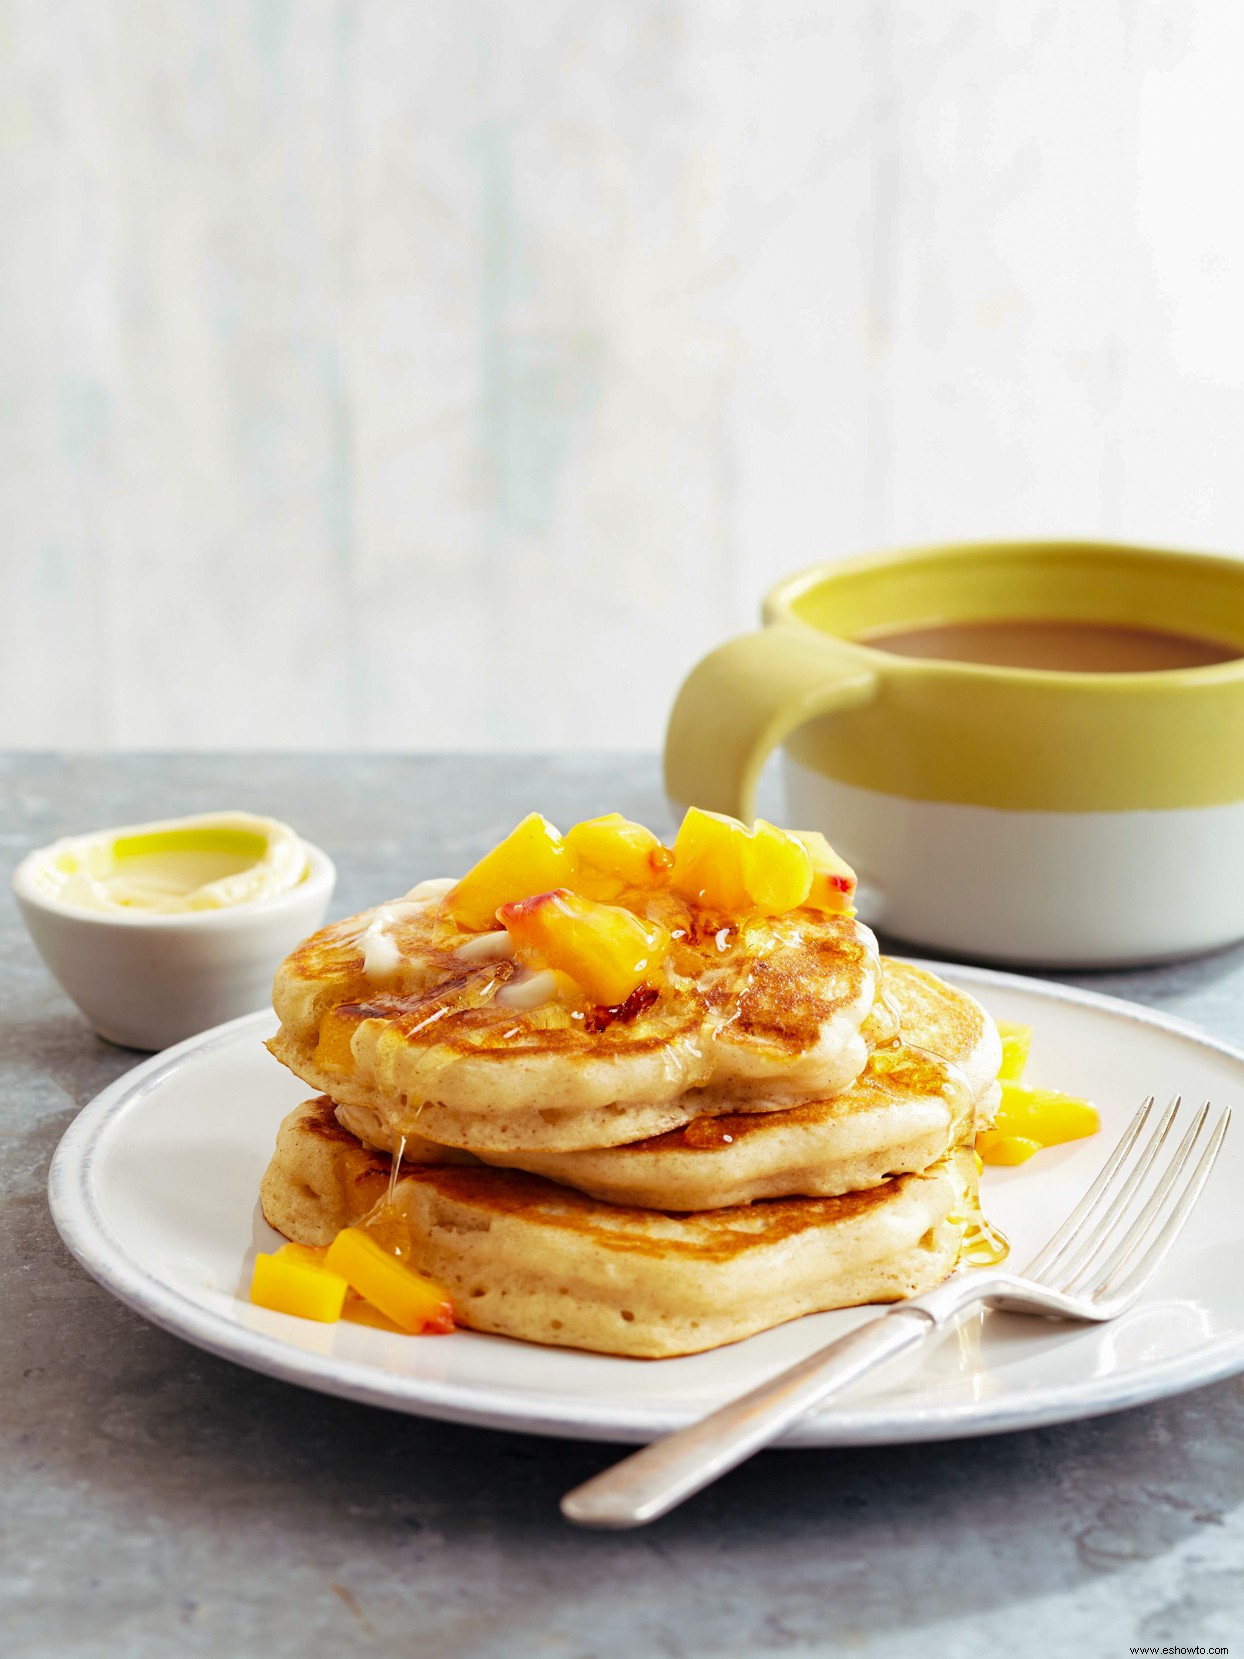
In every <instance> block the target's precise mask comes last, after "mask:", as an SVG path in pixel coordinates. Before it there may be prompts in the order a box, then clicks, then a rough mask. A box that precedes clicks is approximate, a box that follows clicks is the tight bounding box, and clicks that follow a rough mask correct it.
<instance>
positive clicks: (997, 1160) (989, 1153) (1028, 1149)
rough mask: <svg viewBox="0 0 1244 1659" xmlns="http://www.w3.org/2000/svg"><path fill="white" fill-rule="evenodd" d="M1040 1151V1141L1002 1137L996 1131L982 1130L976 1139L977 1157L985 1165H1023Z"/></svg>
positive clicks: (1025, 1137) (1021, 1136)
mask: <svg viewBox="0 0 1244 1659" xmlns="http://www.w3.org/2000/svg"><path fill="white" fill-rule="evenodd" d="M1040 1150H1041V1142H1040V1141H1034V1140H1030V1139H1029V1138H1028V1137H1027V1136H1025V1135H1004V1134H1003V1133H1002V1132H1001V1131H1000V1130H998V1129H984V1130H982V1131H981V1133H980V1134H979V1135H978V1136H977V1137H976V1154H977V1157H979V1158H982V1159H983V1160H984V1162H985V1163H987V1164H1010V1165H1014V1164H1024V1163H1027V1162H1028V1159H1029V1158H1031V1157H1032V1155H1033V1153H1034V1152H1040Z"/></svg>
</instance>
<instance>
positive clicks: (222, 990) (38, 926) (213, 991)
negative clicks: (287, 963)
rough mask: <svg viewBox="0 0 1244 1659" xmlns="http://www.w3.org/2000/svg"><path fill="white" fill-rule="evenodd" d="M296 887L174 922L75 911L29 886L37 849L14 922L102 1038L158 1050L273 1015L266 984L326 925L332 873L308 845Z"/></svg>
mask: <svg viewBox="0 0 1244 1659" xmlns="http://www.w3.org/2000/svg"><path fill="white" fill-rule="evenodd" d="M303 846H304V847H305V848H306V853H307V866H308V867H307V874H306V876H305V877H304V878H303V880H302V881H300V882H299V883H298V885H297V887H291V888H289V889H288V890H287V891H286V892H284V893H276V894H273V895H272V896H271V897H270V898H262V899H253V900H251V901H249V902H248V903H244V904H237V905H232V906H229V907H228V908H225V909H220V910H194V911H184V912H181V913H179V914H174V915H150V914H141V913H139V912H122V913H118V912H115V911H108V912H104V913H101V912H98V911H93V910H80V909H77V908H76V907H74V906H73V905H69V904H65V903H63V902H62V901H61V900H60V899H57V898H53V897H51V896H50V895H49V894H47V893H43V892H40V891H39V889H38V887H37V886H36V885H35V883H34V881H33V880H32V872H33V870H34V868H35V866H36V865H37V864H38V863H40V862H41V860H42V859H43V858H44V857H45V855H46V852H47V849H46V848H40V849H38V850H37V851H36V852H33V853H31V854H30V855H29V857H27V858H25V859H23V861H22V862H21V864H19V865H18V867H17V870H16V872H15V874H14V876H13V892H14V895H15V896H16V898H17V904H18V908H19V909H20V911H21V913H22V919H23V920H24V921H25V923H26V927H27V929H28V930H29V932H30V937H31V938H32V939H33V940H34V942H35V945H36V947H37V948H38V951H39V954H40V956H42V958H43V960H44V961H45V962H46V963H47V965H48V967H49V968H50V969H51V971H52V973H53V974H54V975H55V976H56V979H57V980H58V981H59V983H60V986H61V989H62V990H63V991H64V992H65V994H66V995H67V996H69V997H71V998H72V999H73V1001H74V1002H76V1003H77V1005H78V1007H79V1008H80V1009H81V1010H82V1012H83V1013H84V1014H85V1015H86V1017H87V1019H88V1020H90V1022H91V1024H92V1025H93V1026H94V1027H95V1029H96V1031H98V1032H99V1034H100V1036H101V1037H106V1038H107V1039H108V1041H109V1042H110V1043H120V1044H121V1045H122V1047H124V1048H142V1049H159V1048H168V1047H169V1046H170V1045H171V1044H173V1043H179V1042H181V1040H182V1039H183V1038H184V1037H193V1036H194V1035H195V1034H196V1033H197V1032H199V1031H206V1030H207V1029H208V1027H209V1026H213V1025H220V1024H221V1023H222V1022H223V1021H225V1020H231V1019H234V1018H235V1017H236V1016H237V1015H238V1014H253V1013H256V1012H257V1011H258V1010H260V1009H263V1008H269V1007H271V1005H272V976H273V975H274V973H275V972H276V969H277V964H278V963H279V962H280V961H281V959H282V957H284V956H287V955H288V954H289V952H290V951H291V950H293V948H294V946H295V945H296V944H298V942H299V941H300V940H301V939H305V938H306V936H307V934H308V933H314V932H315V930H316V928H317V927H319V925H320V923H321V922H322V921H323V920H324V914H325V912H326V910H327V909H328V901H329V899H330V898H331V897H332V893H333V887H334V885H335V884H336V880H337V871H336V868H335V867H334V865H333V861H332V859H331V858H329V856H328V854H327V853H325V852H321V850H320V849H319V847H314V846H312V845H311V843H310V842H309V841H304V842H303Z"/></svg>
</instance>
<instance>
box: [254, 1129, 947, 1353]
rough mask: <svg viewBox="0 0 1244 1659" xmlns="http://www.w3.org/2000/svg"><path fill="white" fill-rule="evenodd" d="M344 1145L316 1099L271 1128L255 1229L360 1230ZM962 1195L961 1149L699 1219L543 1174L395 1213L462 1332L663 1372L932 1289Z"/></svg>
mask: <svg viewBox="0 0 1244 1659" xmlns="http://www.w3.org/2000/svg"><path fill="white" fill-rule="evenodd" d="M334 1131H336V1133H334ZM341 1133H342V1131H341V1130H340V1128H339V1126H338V1125H337V1124H336V1123H335V1121H334V1120H333V1117H332V1106H331V1102H329V1101H327V1100H326V1099H320V1100H316V1101H308V1102H307V1103H306V1104H304V1105H303V1106H300V1107H298V1108H297V1109H296V1110H295V1111H294V1112H291V1113H290V1115H289V1116H288V1117H287V1118H286V1119H285V1122H284V1123H283V1124H282V1125H281V1130H280V1134H279V1136H278V1141H277V1149H276V1152H275V1153H274V1155H273V1159H272V1163H271V1165H270V1166H269V1169H268V1172H267V1175H266V1176H265V1177H264V1184H263V1207H264V1214H265V1215H266V1216H267V1218H268V1220H269V1221H270V1222H271V1224H272V1225H273V1226H275V1227H276V1228H277V1230H278V1231H279V1232H282V1233H284V1234H285V1236H286V1237H287V1238H291V1239H294V1240H295V1241H296V1242H298V1243H304V1244H322V1243H324V1242H325V1241H326V1238H327V1237H328V1236H330V1235H331V1234H332V1233H333V1232H335V1230H336V1228H337V1226H338V1225H339V1224H340V1220H341V1217H342V1215H343V1213H345V1214H347V1218H348V1219H361V1218H362V1216H363V1215H364V1214H365V1213H366V1211H365V1208H364V1206H365V1205H366V1204H367V1200H368V1197H369V1193H370V1191H373V1190H375V1191H378V1190H380V1188H382V1187H383V1184H384V1182H385V1180H386V1179H387V1177H388V1165H389V1161H388V1159H385V1158H383V1157H382V1156H381V1155H380V1154H378V1153H374V1152H371V1153H369V1152H367V1151H366V1150H364V1149H363V1148H361V1147H360V1146H358V1144H357V1143H356V1144H355V1146H353V1147H349V1146H347V1145H346V1143H345V1142H343V1141H342V1140H340V1139H339V1136H340V1135H341ZM360 1157H361V1158H362V1159H363V1160H369V1163H368V1165H367V1167H368V1169H369V1171H370V1178H371V1180H372V1182H373V1186H372V1187H371V1188H369V1186H368V1182H367V1180H366V1179H361V1178H360V1176H361V1172H362V1170H363V1167H364V1166H363V1165H362V1164H360V1163H359V1162H358V1161H357V1160H358V1159H359V1158H360ZM343 1171H344V1172H345V1173H343ZM377 1182H378V1183H379V1187H376V1186H375V1185H374V1183H377ZM975 1194H976V1170H975V1165H974V1163H973V1160H972V1155H971V1153H970V1152H969V1151H967V1150H966V1149H957V1150H956V1151H955V1152H953V1153H952V1154H950V1155H949V1156H948V1157H946V1158H943V1159H941V1160H940V1161H939V1162H938V1163H937V1164H935V1165H934V1166H933V1168H932V1169H930V1170H927V1171H925V1172H923V1173H922V1174H913V1175H903V1176H899V1177H897V1178H896V1179H894V1180H891V1181H887V1182H885V1183H884V1184H883V1185H881V1186H878V1187H873V1188H872V1189H871V1190H870V1191H868V1192H858V1193H849V1194H847V1195H846V1196H844V1197H840V1198H789V1199H771V1200H768V1201H766V1202H761V1203H757V1204H749V1205H745V1206H742V1207H741V1208H733V1209H718V1210H711V1211H708V1212H706V1213H703V1214H697V1215H684V1214H667V1213H664V1212H661V1211H654V1210H643V1209H635V1208H631V1207H626V1206H621V1205H612V1204H602V1203H599V1202H597V1201H596V1200H593V1199H590V1198H586V1197H584V1196H582V1195H581V1194H579V1193H576V1192H573V1191H570V1190H569V1189H567V1188H565V1187H560V1186H557V1185H555V1184H554V1183H553V1182H551V1181H546V1180H543V1179H542V1178H541V1177H539V1176H535V1175H528V1174H525V1173H522V1172H519V1171H516V1170H500V1169H486V1168H482V1167H478V1166H475V1167H471V1166H451V1165H440V1166H430V1165H420V1164H415V1165H407V1164H403V1165H402V1166H401V1169H400V1172H399V1179H398V1181H397V1184H396V1188H395V1195H394V1199H395V1205H396V1207H397V1208H398V1209H399V1210H400V1211H401V1212H402V1213H403V1214H404V1216H405V1217H406V1218H407V1220H408V1221H409V1224H410V1228H411V1233H412V1237H413V1240H414V1261H415V1265H416V1266H417V1267H419V1268H420V1269H421V1270H422V1271H424V1272H426V1273H429V1274H431V1275H432V1277H433V1278H435V1279H436V1280H438V1281H439V1282H440V1283H441V1284H442V1285H444V1286H445V1288H446V1289H447V1290H448V1291H449V1293H450V1295H451V1296H452V1297H453V1301H454V1309H455V1317H456V1319H457V1321H458V1323H459V1324H460V1325H465V1326H467V1327H468V1328H470V1329H472V1330H476V1331H489V1332H494V1333H496V1334H498V1335H502V1336H512V1337H518V1338H521V1339H523V1340H524V1341H528V1342H542V1343H549V1344H552V1345H554V1346H557V1347H567V1348H586V1349H590V1350H592V1351H593V1352H596V1353H606V1354H628V1355H634V1356H637V1357H641V1358H661V1357H665V1356H670V1355H674V1354H689V1353H698V1352H700V1351H702V1350H704V1349H707V1348H715V1347H718V1346H720V1345H721V1344H723V1343H727V1342H737V1341H739V1340H740V1339H742V1338H743V1337H747V1336H752V1335H754V1334H755V1333H756V1332H757V1331H763V1330H767V1329H769V1328H770V1327H771V1326H773V1325H780V1324H784V1323H785V1322H786V1321H787V1320H790V1319H796V1318H798V1317H800V1316H801V1315H803V1314H806V1313H818V1312H824V1311H825V1310H827V1309H830V1308H840V1307H854V1306H857V1305H859V1304H861V1303H865V1302H892V1301H898V1300H900V1299H902V1298H904V1297H907V1296H914V1295H918V1294H920V1293H921V1292H922V1291H925V1290H929V1289H931V1288H932V1286H933V1285H935V1284H938V1283H940V1282H941V1280H942V1279H944V1278H945V1277H946V1275H947V1274H948V1273H949V1272H950V1271H951V1270H952V1269H953V1267H954V1266H955V1264H956V1262H957V1260H958V1257H959V1249H960V1244H961V1239H962V1232H963V1225H964V1220H963V1218H964V1217H965V1216H967V1215H969V1214H971V1213H972V1212H973V1211H974V1208H975V1202H976V1198H975ZM355 1205H357V1206H358V1208H357V1209H356V1210H355V1213H354V1215H353V1216H350V1215H348V1212H349V1210H350V1209H351V1207H352V1206H355Z"/></svg>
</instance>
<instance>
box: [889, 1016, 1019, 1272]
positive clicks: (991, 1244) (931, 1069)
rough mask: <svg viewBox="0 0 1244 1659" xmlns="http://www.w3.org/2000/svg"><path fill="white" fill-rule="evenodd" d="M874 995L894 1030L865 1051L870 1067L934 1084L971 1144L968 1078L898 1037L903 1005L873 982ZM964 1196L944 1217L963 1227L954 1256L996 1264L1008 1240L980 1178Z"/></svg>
mask: <svg viewBox="0 0 1244 1659" xmlns="http://www.w3.org/2000/svg"><path fill="white" fill-rule="evenodd" d="M876 1001H877V1003H879V1004H880V1005H881V1009H882V1011H883V1013H884V1015H885V1017H886V1021H887V1022H890V1023H892V1026H893V1035H892V1036H891V1037H889V1038H888V1039H884V1038H883V1039H880V1040H878V1041H877V1043H876V1044H875V1046H874V1048H873V1051H872V1053H871V1054H870V1056H869V1060H868V1065H869V1070H870V1071H872V1072H873V1073H874V1075H880V1076H881V1077H883V1078H892V1079H894V1080H895V1081H896V1082H899V1083H901V1084H902V1085H904V1086H907V1087H910V1088H920V1089H927V1088H929V1087H930V1086H933V1087H935V1088H936V1089H937V1092H938V1093H939V1094H941V1095H943V1096H945V1097H946V1098H947V1099H948V1100H949V1101H950V1102H951V1104H952V1106H957V1107H958V1116H959V1118H960V1120H961V1122H962V1124H963V1139H962V1142H961V1144H962V1145H964V1146H966V1147H968V1148H969V1149H970V1148H971V1146H972V1141H973V1139H974V1129H975V1099H974V1097H973V1094H972V1090H971V1088H970V1086H969V1084H968V1080H967V1078H966V1077H965V1076H964V1074H963V1073H962V1072H961V1071H960V1070H959V1068H958V1066H956V1065H954V1064H953V1062H951V1061H950V1060H947V1059H945V1058H944V1057H943V1056H942V1055H940V1054H935V1053H934V1052H933V1051H932V1049H927V1048H921V1047H920V1045H919V1044H918V1043H913V1042H911V1041H909V1040H906V1039H905V1038H904V1037H903V1030H902V1025H903V1022H902V1011H901V1009H900V1008H899V1006H898V1004H897V1002H895V1000H894V998H893V997H892V996H890V994H889V993H888V992H887V991H886V990H885V988H884V986H880V987H879V988H878V991H877V998H876ZM875 1012H876V1008H875V1006H874V1014H875ZM884 1029H885V1026H884V1025H883V1030H884ZM965 1196H967V1197H969V1201H968V1203H967V1204H966V1206H965V1208H964V1210H963V1212H962V1213H959V1212H956V1213H955V1214H952V1215H949V1216H947V1218H946V1219H947V1220H948V1221H950V1222H953V1223H954V1224H955V1225H956V1226H958V1227H960V1228H962V1230H963V1242H962V1244H961V1245H960V1247H959V1260H960V1261H961V1262H966V1263H967V1265H968V1266H969V1267H997V1266H998V1265H999V1264H1000V1263H1001V1262H1004V1261H1005V1260H1006V1258H1007V1257H1008V1256H1009V1255H1010V1253H1011V1245H1010V1240H1009V1239H1008V1238H1007V1236H1006V1234H1005V1233H1004V1232H1003V1231H1002V1229H1001V1228H1000V1227H997V1226H995V1225H994V1224H993V1222H991V1221H987V1220H986V1218H985V1215H984V1212H983V1211H982V1209H981V1204H980V1188H979V1183H975V1184H974V1185H973V1187H972V1189H971V1192H970V1196H969V1195H965Z"/></svg>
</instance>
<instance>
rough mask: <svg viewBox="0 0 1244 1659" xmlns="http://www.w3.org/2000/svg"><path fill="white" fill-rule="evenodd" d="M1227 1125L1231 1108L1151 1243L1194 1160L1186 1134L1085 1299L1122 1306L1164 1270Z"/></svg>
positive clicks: (1203, 1112)
mask: <svg viewBox="0 0 1244 1659" xmlns="http://www.w3.org/2000/svg"><path fill="white" fill-rule="evenodd" d="M1209 1104H1210V1103H1209V1101H1208V1100H1207V1101H1206V1102H1205V1105H1204V1106H1203V1107H1202V1108H1201V1111H1200V1113H1199V1114H1198V1116H1197V1120H1196V1122H1195V1124H1194V1125H1193V1129H1194V1130H1195V1131H1196V1134H1197V1135H1199V1134H1200V1132H1201V1128H1202V1126H1203V1125H1204V1123H1205V1119H1206V1116H1207V1114H1208V1112H1209ZM1230 1123H1231V1108H1230V1107H1229V1106H1227V1107H1225V1108H1224V1109H1223V1112H1222V1114H1221V1116H1220V1117H1219V1119H1218V1122H1217V1123H1216V1124H1215V1126H1214V1130H1213V1133H1212V1134H1211V1135H1210V1138H1209V1141H1208V1143H1207V1145H1206V1147H1205V1150H1204V1151H1203V1152H1202V1153H1201V1156H1200V1159H1199V1160H1198V1162H1197V1165H1196V1168H1195V1169H1194V1170H1193V1172H1192V1174H1191V1175H1190V1176H1189V1178H1188V1180H1187V1182H1186V1183H1185V1185H1184V1189H1183V1191H1182V1193H1181V1194H1180V1195H1179V1197H1178V1199H1177V1200H1176V1202H1175V1206H1174V1208H1173V1209H1172V1210H1171V1212H1170V1214H1169V1215H1168V1217H1167V1219H1166V1223H1165V1225H1164V1226H1163V1227H1162V1228H1161V1231H1160V1232H1159V1233H1158V1234H1157V1236H1156V1237H1155V1238H1153V1239H1152V1240H1150V1238H1149V1235H1150V1234H1151V1233H1152V1232H1153V1227H1154V1225H1155V1223H1156V1222H1157V1220H1158V1219H1159V1215H1160V1212H1161V1209H1162V1207H1163V1205H1164V1203H1165V1201H1166V1199H1167V1197H1168V1196H1169V1194H1170V1191H1171V1189H1172V1187H1173V1186H1174V1183H1175V1181H1176V1179H1177V1178H1178V1176H1179V1175H1180V1174H1181V1173H1182V1171H1183V1167H1184V1165H1185V1164H1186V1163H1187V1162H1188V1159H1189V1157H1190V1156H1191V1154H1192V1146H1193V1139H1194V1137H1193V1134H1192V1131H1191V1130H1190V1131H1189V1132H1188V1134H1187V1135H1185V1136H1184V1139H1183V1144H1182V1145H1181V1146H1180V1148H1179V1151H1178V1152H1177V1153H1176V1155H1175V1157H1174V1158H1173V1159H1172V1161H1171V1168H1170V1171H1169V1173H1168V1174H1167V1175H1166V1176H1165V1178H1164V1179H1163V1180H1162V1181H1161V1182H1160V1184H1159V1185H1158V1187H1157V1189H1156V1191H1155V1192H1154V1194H1153V1197H1152V1198H1150V1200H1149V1202H1148V1203H1147V1204H1146V1205H1145V1208H1144V1209H1143V1210H1142V1211H1141V1213H1140V1215H1139V1216H1137V1218H1136V1220H1135V1221H1134V1222H1133V1223H1132V1225H1131V1226H1130V1227H1129V1228H1128V1230H1127V1232H1126V1233H1125V1234H1124V1235H1123V1238H1122V1239H1121V1240H1120V1241H1119V1247H1118V1249H1117V1250H1116V1251H1115V1252H1114V1254H1113V1255H1112V1256H1111V1258H1110V1260H1109V1261H1108V1262H1107V1263H1106V1265H1105V1267H1104V1268H1103V1270H1102V1273H1101V1277H1100V1279H1099V1280H1098V1282H1097V1284H1096V1285H1095V1286H1094V1288H1093V1289H1092V1290H1091V1291H1090V1292H1089V1293H1088V1294H1089V1295H1091V1296H1092V1297H1094V1298H1101V1299H1102V1300H1103V1301H1109V1300H1112V1299H1113V1298H1114V1297H1116V1296H1117V1297H1118V1298H1119V1299H1120V1300H1127V1299H1128V1298H1130V1297H1133V1296H1137V1295H1139V1293H1140V1291H1141V1290H1143V1289H1144V1287H1145V1285H1147V1284H1148V1282H1149V1280H1150V1279H1151V1278H1152V1277H1153V1275H1154V1274H1155V1273H1156V1272H1157V1270H1158V1268H1159V1267H1160V1266H1161V1265H1162V1261H1163V1259H1164V1258H1165V1256H1166V1253H1167V1251H1168V1250H1169V1249H1170V1247H1171V1245H1172V1244H1174V1242H1175V1240H1176V1238H1178V1236H1179V1234H1180V1232H1181V1230H1182V1228H1183V1225H1184V1222H1185V1221H1186V1220H1187V1219H1188V1214H1189V1212H1190V1211H1191V1209H1192V1206H1193V1205H1194V1204H1195V1203H1196V1201H1197V1198H1198V1197H1199V1196H1200V1192H1201V1188H1202V1187H1203V1186H1204V1185H1205V1183H1206V1181H1207V1180H1208V1179H1209V1172H1210V1170H1211V1169H1213V1167H1214V1163H1215V1161H1216V1160H1217V1157H1218V1154H1219V1152H1220V1150H1221V1149H1222V1143H1223V1141H1224V1140H1225V1139H1226V1135H1227V1129H1228V1128H1229V1126H1230ZM1146 1246H1147V1248H1146ZM1138 1251H1140V1252H1143V1253H1142V1254H1141V1256H1140V1260H1139V1261H1138V1262H1137V1263H1136V1265H1135V1266H1134V1267H1133V1268H1132V1270H1131V1272H1130V1273H1129V1272H1127V1271H1126V1270H1127V1267H1128V1264H1129V1263H1130V1262H1131V1261H1132V1260H1133V1258H1134V1257H1135V1256H1136V1254H1137V1252H1138Z"/></svg>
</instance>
